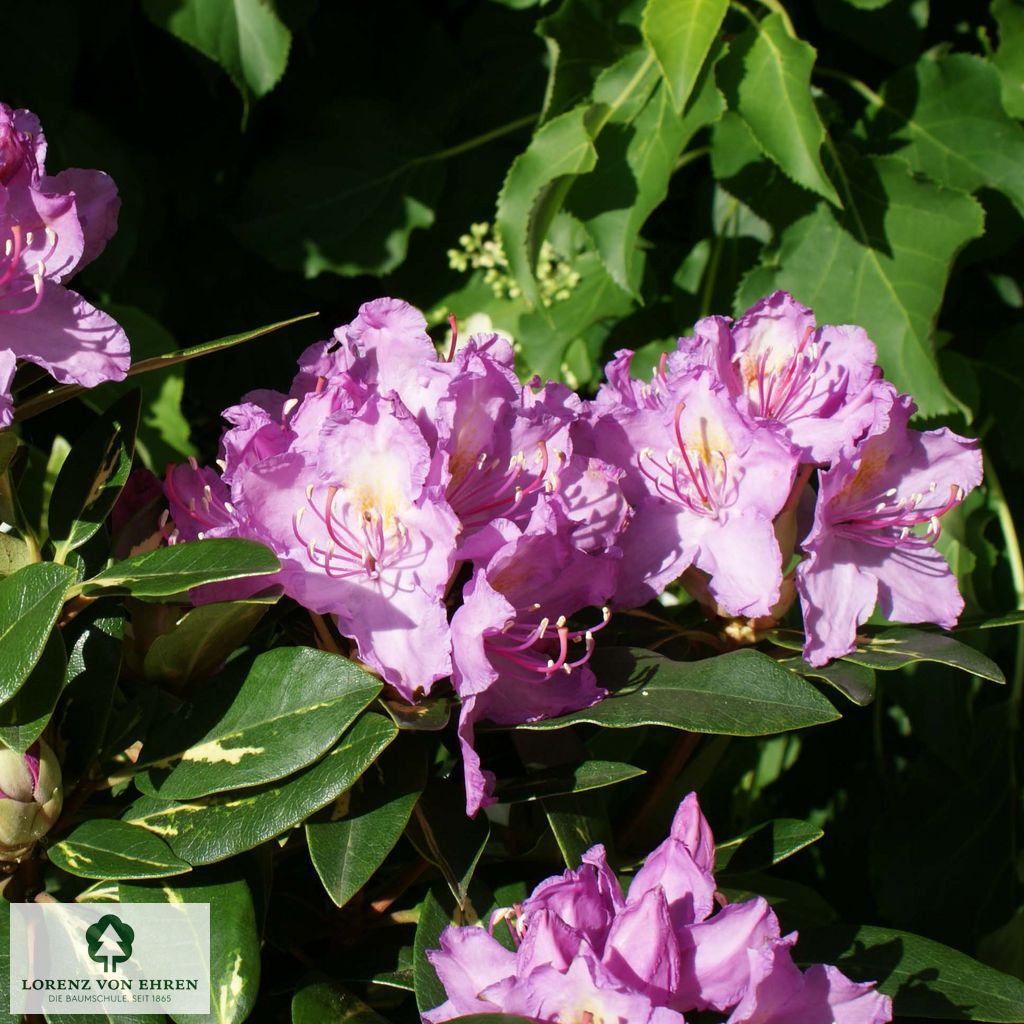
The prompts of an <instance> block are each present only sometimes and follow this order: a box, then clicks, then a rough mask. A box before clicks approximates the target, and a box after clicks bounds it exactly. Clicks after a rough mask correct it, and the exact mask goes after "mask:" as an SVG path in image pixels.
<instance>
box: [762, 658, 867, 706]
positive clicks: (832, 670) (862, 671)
mask: <svg viewBox="0 0 1024 1024" xmlns="http://www.w3.org/2000/svg"><path fill="white" fill-rule="evenodd" d="M779 664H780V665H784V666H785V667H786V668H788V669H792V670H793V671H794V672H798V673H799V674H800V675H802V676H804V677H806V678H807V679H821V680H823V681H824V682H826V683H828V684H829V686H834V687H835V688H836V689H837V690H838V691H839V692H840V693H841V694H842V695H843V696H844V697H846V698H847V699H848V700H852V701H853V703H854V704H857V705H859V706H860V707H867V705H868V704H870V703H871V702H872V701H873V700H874V699H875V673H874V672H873V671H872V670H871V669H870V668H867V667H866V666H864V665H855V664H853V662H850V661H843V660H840V661H832V662H829V664H828V665H825V666H823V667H821V668H815V667H814V666H813V665H808V664H807V662H806V661H804V659H803V658H785V659H783V660H782V661H780V662H779Z"/></svg>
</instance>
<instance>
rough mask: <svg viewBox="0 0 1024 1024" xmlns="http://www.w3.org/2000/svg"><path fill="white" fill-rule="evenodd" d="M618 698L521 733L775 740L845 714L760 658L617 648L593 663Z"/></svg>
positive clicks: (742, 654) (604, 652)
mask: <svg viewBox="0 0 1024 1024" xmlns="http://www.w3.org/2000/svg"><path fill="white" fill-rule="evenodd" d="M591 665H592V667H593V669H594V672H595V673H596V675H597V679H598V682H599V683H600V684H601V685H602V686H606V687H608V688H609V689H610V690H612V691H613V692H612V693H611V695H610V696H608V697H606V698H605V699H604V700H603V701H601V702H600V703H598V704H595V705H594V706H593V707H589V708H584V709H583V710H582V711H575V712H573V713H572V714H569V715H562V716H561V717H560V718H549V719H547V720H546V721H543V722H529V723H527V724H525V725H520V726H517V728H519V729H564V728H565V727H566V726H569V725H576V724H577V723H579V722H592V723H593V724H595V725H603V726H605V727H606V728H609V729H631V728H634V727H636V726H641V725H665V726H669V727H671V728H674V729H686V730H687V731H689V732H702V733H720V734H722V735H725V736H768V735H771V734H772V733H776V732H786V731H788V730H790V729H802V728H805V727H806V726H810V725H821V724H823V723H824V722H833V721H835V720H836V719H837V718H838V717H839V714H838V713H837V712H836V710H835V708H833V707H832V705H831V704H830V703H829V702H828V700H827V699H826V698H825V697H823V696H822V695H821V694H820V693H819V692H818V691H817V689H815V687H813V686H812V685H811V684H810V683H807V682H805V681H804V680H803V679H801V678H800V676H798V675H796V674H795V673H793V672H790V671H789V670H788V669H784V668H782V667H781V666H780V665H778V663H776V662H775V661H773V660H772V659H771V658H769V657H768V656H767V655H764V654H761V653H760V652H759V651H752V650H744V651H734V652H732V653H730V654H722V655H719V656H718V657H714V658H707V659H705V660H703V661H669V660H668V659H667V658H663V657H662V656H661V655H660V654H655V653H653V652H652V651H645V650H641V649H639V648H626V647H611V648H605V649H604V650H599V651H597V652H595V654H594V657H593V659H592V661H591Z"/></svg>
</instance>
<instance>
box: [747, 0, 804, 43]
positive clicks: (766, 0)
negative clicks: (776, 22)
mask: <svg viewBox="0 0 1024 1024" xmlns="http://www.w3.org/2000/svg"><path fill="white" fill-rule="evenodd" d="M757 2H758V3H759V4H760V5H761V6H762V7H767V8H768V10H769V11H771V12H772V13H773V14H777V15H778V16H779V17H780V18H781V19H782V24H783V25H785V26H786V31H787V32H788V33H789V34H790V35H791V36H792V37H793V38H794V39H799V36H798V35H797V34H796V29H795V28H793V22H792V20H791V19H790V17H789V11H787V10H786V8H785V7H783V6H782V4H781V3H780V2H779V0H757Z"/></svg>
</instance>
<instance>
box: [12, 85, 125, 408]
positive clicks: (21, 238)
mask: <svg viewBox="0 0 1024 1024" xmlns="http://www.w3.org/2000/svg"><path fill="white" fill-rule="evenodd" d="M45 156H46V143H45V139H44V138H43V135H42V131H41V129H40V127H39V121H38V119H37V118H36V117H35V115H33V114H31V113H30V112H29V111H25V110H12V109H11V108H10V107H8V106H6V105H5V104H2V103H0V426H6V425H7V424H8V423H10V422H11V419H12V416H13V408H12V403H11V396H10V385H11V380H12V378H13V375H14V369H15V362H16V360H18V359H23V360H27V361H29V362H32V363H36V364H38V365H39V366H42V367H43V368H44V369H46V370H47V371H48V372H49V373H50V375H51V376H53V377H54V378H55V379H56V380H58V381H60V382H61V383H69V382H74V383H76V384H81V385H83V386H84V387H94V386H95V385H97V384H101V383H103V382H104V381H108V380H122V379H123V378H124V376H125V374H126V373H127V370H128V365H129V362H130V357H129V346H128V338H127V337H126V335H125V333H124V331H123V330H122V329H121V328H120V326H119V325H118V324H117V323H116V322H115V321H114V320H113V319H112V318H111V317H109V316H108V315H107V314H106V313H103V312H101V311H100V310H98V309H96V308H95V307H94V306H92V305H90V304H89V303H88V302H86V301H85V299H83V298H82V296H81V295H79V294H77V292H73V291H71V290H70V289H68V288H66V287H64V283H65V282H66V281H67V280H68V279H69V278H70V277H71V276H73V275H74V274H75V273H77V272H78V271H79V270H81V269H82V267H84V266H85V265H86V264H87V263H89V262H90V261H91V260H93V259H95V258H96V256H98V255H99V254H100V252H101V251H102V250H103V247H104V246H105V245H106V243H107V241H108V240H109V239H110V238H111V236H112V235H113V234H114V231H115V229H116V227H117V210H118V207H119V205H120V200H119V199H118V197H117V189H116V188H115V186H114V183H113V182H112V181H111V180H110V178H109V177H107V175H105V174H103V173H102V172H101V171H84V170H69V171H64V172H62V173H61V174H58V175H57V176H56V177H48V176H47V175H46V173H45V167H44V160H45Z"/></svg>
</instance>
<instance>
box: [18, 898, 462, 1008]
mask: <svg viewBox="0 0 1024 1024" xmlns="http://www.w3.org/2000/svg"><path fill="white" fill-rule="evenodd" d="M443 992H444V990H443V989H442V996H441V1002H444V995H443ZM10 1005H11V905H10V903H8V902H7V900H0V1024H21V1021H22V1015H21V1014H20V1013H19V1014H17V1015H16V1014H13V1013H11V1012H10V1010H9V1007H10ZM435 1005H436V1004H435Z"/></svg>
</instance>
